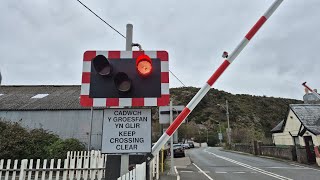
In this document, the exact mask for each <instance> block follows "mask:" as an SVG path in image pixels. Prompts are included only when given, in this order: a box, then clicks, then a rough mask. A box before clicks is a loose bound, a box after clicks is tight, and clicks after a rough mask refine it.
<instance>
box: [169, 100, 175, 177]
mask: <svg viewBox="0 0 320 180" xmlns="http://www.w3.org/2000/svg"><path fill="white" fill-rule="evenodd" d="M169 109H170V125H171V124H172V121H173V114H172V101H170V107H169ZM170 155H171V157H170V173H171V174H174V169H173V166H174V159H173V156H174V154H173V136H171V137H170Z"/></svg>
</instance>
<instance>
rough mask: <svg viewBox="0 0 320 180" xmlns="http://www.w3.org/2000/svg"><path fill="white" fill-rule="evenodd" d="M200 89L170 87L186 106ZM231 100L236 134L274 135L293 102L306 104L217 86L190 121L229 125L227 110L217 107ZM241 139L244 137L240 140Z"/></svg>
mask: <svg viewBox="0 0 320 180" xmlns="http://www.w3.org/2000/svg"><path fill="white" fill-rule="evenodd" d="M198 90H199V88H194V87H184V88H172V89H170V93H171V97H172V99H173V102H174V105H186V104H187V103H188V102H189V101H190V100H191V98H192V97H193V96H194V95H195V94H196V93H197V92H198ZM226 99H227V100H228V102H229V113H230V126H231V128H232V129H233V132H234V133H233V136H237V134H238V135H241V134H242V133H244V132H245V133H248V132H249V131H250V132H252V133H254V134H255V135H256V136H261V137H260V138H264V137H267V138H270V137H271V133H270V130H271V129H272V128H273V127H274V126H276V125H277V124H278V123H279V122H280V121H281V120H282V119H285V118H286V117H287V114H288V108H289V107H288V105H289V104H298V103H303V102H302V101H299V100H294V99H284V98H274V97H265V96H263V97H262V96H252V95H234V94H230V93H227V92H224V91H219V90H217V89H211V90H210V91H209V92H208V94H207V95H206V96H205V97H204V98H203V100H202V101H201V102H200V103H199V105H198V106H197V107H196V108H195V109H194V111H193V112H192V113H191V114H190V116H189V122H195V123H197V124H203V123H204V124H214V125H215V128H214V129H217V127H216V126H217V125H216V124H215V123H214V122H215V121H219V122H221V124H222V126H223V129H224V128H225V127H226V114H225V113H226V111H225V110H224V109H223V108H222V107H219V106H217V104H225V100H226ZM239 141H241V139H239Z"/></svg>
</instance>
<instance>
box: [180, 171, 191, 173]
mask: <svg viewBox="0 0 320 180" xmlns="http://www.w3.org/2000/svg"><path fill="white" fill-rule="evenodd" d="M180 172H181V173H192V172H193V171H180Z"/></svg>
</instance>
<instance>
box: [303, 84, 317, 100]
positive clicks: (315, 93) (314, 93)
mask: <svg viewBox="0 0 320 180" xmlns="http://www.w3.org/2000/svg"><path fill="white" fill-rule="evenodd" d="M302 86H304V87H305V88H307V89H308V90H309V91H310V92H312V94H313V95H315V96H316V97H317V98H318V99H319V100H320V95H319V94H318V93H317V92H315V91H314V90H312V89H311V88H310V87H309V86H307V82H304V83H302Z"/></svg>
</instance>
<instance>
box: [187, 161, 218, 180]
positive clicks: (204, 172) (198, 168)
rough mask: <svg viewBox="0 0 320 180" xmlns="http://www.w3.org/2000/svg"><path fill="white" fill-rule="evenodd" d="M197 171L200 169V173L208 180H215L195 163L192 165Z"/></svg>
mask: <svg viewBox="0 0 320 180" xmlns="http://www.w3.org/2000/svg"><path fill="white" fill-rule="evenodd" d="M192 164H193V165H194V166H195V167H196V168H197V169H199V171H200V172H201V173H202V174H204V175H205V176H206V177H207V178H208V179H210V180H214V179H212V177H210V176H209V175H208V174H207V173H205V172H204V171H203V170H202V169H200V168H199V167H198V166H197V165H196V164H195V163H192Z"/></svg>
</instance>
